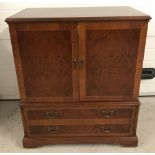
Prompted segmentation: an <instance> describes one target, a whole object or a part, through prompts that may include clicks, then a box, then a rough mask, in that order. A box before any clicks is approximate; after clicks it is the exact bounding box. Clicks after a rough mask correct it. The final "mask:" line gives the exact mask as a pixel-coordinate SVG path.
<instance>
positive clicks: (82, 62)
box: [79, 60, 84, 68]
mask: <svg viewBox="0 0 155 155" xmlns="http://www.w3.org/2000/svg"><path fill="white" fill-rule="evenodd" d="M83 64H84V60H79V67H80V68H81V67H82V66H83Z"/></svg>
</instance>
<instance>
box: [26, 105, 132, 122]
mask: <svg viewBox="0 0 155 155" xmlns="http://www.w3.org/2000/svg"><path fill="white" fill-rule="evenodd" d="M25 112H26V118H27V119H28V120H46V119H83V118H85V119H86V118H88V119H89V118H101V119H103V118H104V119H111V118H131V117H132V114H133V108H113V109H112V108H100V109H78V108H76V109H74V108H70V109H56V108H55V109H54V108H51V109H39V108H37V109H28V110H27V109H26V110H25Z"/></svg>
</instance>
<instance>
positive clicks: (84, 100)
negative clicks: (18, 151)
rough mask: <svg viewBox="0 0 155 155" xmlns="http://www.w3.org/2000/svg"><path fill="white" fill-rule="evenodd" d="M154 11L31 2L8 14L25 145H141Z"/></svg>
mask: <svg viewBox="0 0 155 155" xmlns="http://www.w3.org/2000/svg"><path fill="white" fill-rule="evenodd" d="M149 19H150V17H149V16H148V15H146V14H144V13H142V12H139V11H137V10H134V9H132V8H130V7H102V8H74V9H73V8H66V9H65V8H64V9H61V8H57V9H54V8H53V9H50V8H47V9H26V10H23V11H21V12H19V13H18V14H16V15H13V16H11V17H9V18H7V19H6V22H7V23H8V24H9V28H10V35H11V42H12V48H13V54H14V60H15V65H16V73H17V78H18V84H19V90H20V95H21V112H22V119H23V126H24V133H25V136H24V140H23V144H24V147H37V146H39V145H43V144H61V143H118V144H121V145H124V146H136V145H137V142H138V139H137V136H136V126H137V118H138V110H139V101H138V94H139V85H140V79H141V68H142V63H143V55H144V47H145V39H146V33H147V24H148V21H149Z"/></svg>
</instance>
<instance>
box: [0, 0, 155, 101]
mask: <svg viewBox="0 0 155 155" xmlns="http://www.w3.org/2000/svg"><path fill="white" fill-rule="evenodd" d="M154 3H155V1H154V0H145V1H144V0H117V1H116V0H50V1H47V0H44V1H43V0H42V1H41V0H26V1H22V0H20V1H15V0H9V1H1V0H0V99H16V98H19V92H18V85H17V79H16V73H15V67H14V61H13V55H12V48H11V43H10V36H9V31H8V26H7V24H6V23H5V22H4V20H5V18H6V17H8V16H10V15H12V14H14V13H16V12H18V11H20V10H22V9H24V8H28V7H33V8H34V7H85V6H87V7H89V6H90V7H92V6H96V7H97V6H100V7H101V6H131V7H134V8H135V9H138V10H140V11H143V12H145V13H147V14H149V15H150V16H151V17H152V20H151V21H150V22H149V27H148V35H147V43H146V49H145V58H144V64H143V67H151V68H152V67H153V68H155V4H154ZM140 94H141V95H155V79H153V80H145V81H144V80H143V81H142V82H141V89H140Z"/></svg>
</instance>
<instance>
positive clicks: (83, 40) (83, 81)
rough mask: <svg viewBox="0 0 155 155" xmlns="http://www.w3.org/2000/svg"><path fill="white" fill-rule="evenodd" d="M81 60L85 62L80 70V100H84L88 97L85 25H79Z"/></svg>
mask: <svg viewBox="0 0 155 155" xmlns="http://www.w3.org/2000/svg"><path fill="white" fill-rule="evenodd" d="M79 60H84V63H83V65H82V67H80V70H79V86H80V89H79V90H80V100H84V97H85V96H86V79H85V78H86V72H85V71H86V70H85V69H86V31H85V24H84V23H79Z"/></svg>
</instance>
